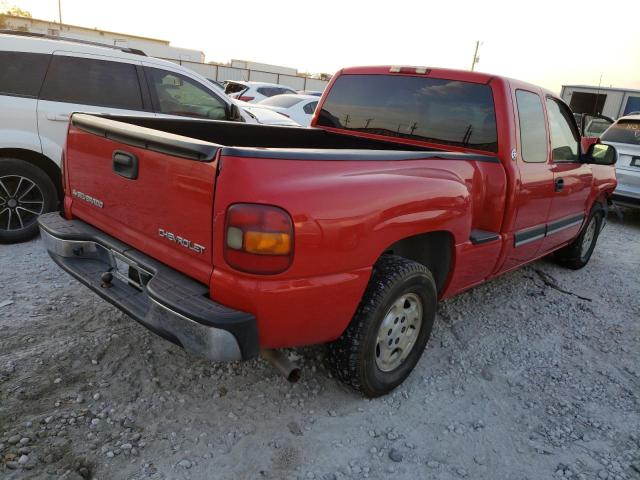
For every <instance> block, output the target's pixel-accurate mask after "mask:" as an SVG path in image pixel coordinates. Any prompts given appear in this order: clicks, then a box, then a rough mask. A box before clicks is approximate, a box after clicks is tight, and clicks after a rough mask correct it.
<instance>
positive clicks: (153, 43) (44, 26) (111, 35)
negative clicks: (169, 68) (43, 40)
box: [1, 14, 204, 63]
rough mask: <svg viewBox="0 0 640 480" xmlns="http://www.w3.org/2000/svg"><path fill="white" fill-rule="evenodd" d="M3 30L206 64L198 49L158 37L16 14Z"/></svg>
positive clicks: (5, 18) (7, 18)
mask: <svg viewBox="0 0 640 480" xmlns="http://www.w3.org/2000/svg"><path fill="white" fill-rule="evenodd" d="M1 17H2V20H3V21H2V24H3V26H2V28H4V29H7V30H20V31H23V32H31V33H41V34H44V35H52V36H54V37H66V38H74V39H77V40H85V41H90V42H98V43H108V44H109V45H117V46H119V47H128V48H136V49H138V50H142V51H143V52H145V53H146V54H147V55H149V56H151V57H161V58H166V59H169V60H186V61H191V62H201V63H202V62H204V53H203V52H201V51H199V50H190V49H187V48H179V47H173V46H171V45H170V44H169V41H168V40H160V39H157V38H147V37H139V36H137V35H129V34H126V33H117V32H109V31H106V30H98V29H96V28H86V27H79V26H77V25H68V24H66V23H63V24H62V25H61V24H59V23H57V22H50V21H47V20H39V19H37V18H27V17H18V16H14V15H6V14H3V15H1Z"/></svg>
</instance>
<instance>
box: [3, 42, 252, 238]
mask: <svg viewBox="0 0 640 480" xmlns="http://www.w3.org/2000/svg"><path fill="white" fill-rule="evenodd" d="M0 65H1V66H2V67H0V243H12V242H18V241H23V240H26V239H28V238H31V237H32V236H34V235H35V234H36V233H37V231H38V226H37V222H36V220H37V217H38V215H40V214H42V213H45V212H49V211H53V210H55V209H56V208H57V207H58V203H59V201H60V198H61V195H62V191H61V190H62V186H61V174H60V164H61V155H62V147H63V145H64V142H65V139H66V133H67V123H68V120H69V116H70V114H71V113H72V112H76V111H84V112H96V113H109V114H118V115H136V116H151V117H158V116H162V117H165V116H170V117H173V116H176V115H177V116H192V117H197V118H204V119H213V120H231V121H247V122H249V123H255V122H256V120H255V117H252V116H250V115H247V113H246V112H243V111H242V110H240V109H239V108H238V106H237V105H236V104H235V102H234V101H233V100H231V99H229V98H228V97H227V96H226V95H225V94H224V93H223V92H222V90H220V89H219V88H217V87H215V86H214V85H212V84H211V83H210V82H208V81H207V80H206V79H205V78H204V77H201V76H200V75H198V74H196V73H194V72H192V71H190V70H187V69H185V68H183V67H181V66H179V65H176V64H174V63H171V62H168V61H163V60H158V59H156V58H151V57H147V56H145V55H144V53H142V52H140V51H136V50H130V49H122V48H117V47H111V46H109V45H99V44H93V43H90V42H82V41H77V40H71V39H62V38H55V37H48V36H43V35H35V34H28V33H19V32H16V33H0Z"/></svg>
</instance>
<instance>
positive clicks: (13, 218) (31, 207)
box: [0, 175, 44, 231]
mask: <svg viewBox="0 0 640 480" xmlns="http://www.w3.org/2000/svg"><path fill="white" fill-rule="evenodd" d="M43 211H44V195H43V194H42V191H41V190H40V188H38V186H37V185H36V184H35V183H34V182H33V181H31V180H29V179H28V178H27V177H22V176H20V175H5V176H3V177H0V230H6V231H15V230H22V229H24V228H26V227H28V226H30V225H32V224H33V223H35V222H36V220H37V219H38V216H39V215H41V214H42V212H43Z"/></svg>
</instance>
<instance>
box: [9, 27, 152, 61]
mask: <svg viewBox="0 0 640 480" xmlns="http://www.w3.org/2000/svg"><path fill="white" fill-rule="evenodd" d="M0 33H4V34H7V35H17V36H21V37H34V38H44V39H47V40H61V41H65V42H73V43H81V44H83V45H93V46H95V47H103V48H111V49H113V50H120V51H121V52H124V53H132V54H133V55H143V56H145V57H146V56H147V54H146V53H144V52H143V51H142V50H139V49H137V48H129V47H118V46H117V45H109V44H108V43H100V42H92V41H91V40H81V39H77V38H68V37H59V36H57V35H47V34H45V33H35V32H25V31H23V30H6V29H0Z"/></svg>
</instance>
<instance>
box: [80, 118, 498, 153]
mask: <svg viewBox="0 0 640 480" xmlns="http://www.w3.org/2000/svg"><path fill="white" fill-rule="evenodd" d="M72 122H73V125H74V126H75V127H77V128H80V129H81V130H85V131H89V132H91V133H94V134H96V135H100V136H104V137H107V138H111V139H113V140H116V141H118V142H122V143H126V144H129V145H133V146H137V147H142V148H147V149H150V150H155V151H159V152H162V153H168V154H171V155H177V156H182V157H185V158H191V159H194V160H201V161H211V160H213V158H215V155H216V154H217V152H218V150H219V149H222V148H224V154H225V155H228V156H237V155H238V156H239V155H243V156H248V157H258V158H260V157H264V158H282V159H288V158H295V159H297V160H305V159H309V160H377V159H379V160H411V159H425V158H429V157H430V156H433V157H438V158H451V159H461V160H480V161H498V160H497V158H496V157H494V156H491V155H481V154H465V153H451V152H444V151H441V150H436V149H434V148H428V147H421V146H415V145H407V144H404V143H399V142H393V141H383V140H376V139H369V138H362V137H357V136H354V135H349V134H340V133H333V132H329V131H326V130H323V129H319V128H298V127H283V126H272V125H253V124H246V123H238V122H225V121H215V120H199V119H173V118H149V117H132V116H114V115H89V114H82V113H77V114H74V115H73V118H72ZM363 150H364V151H363ZM376 151H377V152H378V153H376Z"/></svg>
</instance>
